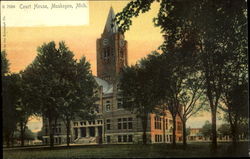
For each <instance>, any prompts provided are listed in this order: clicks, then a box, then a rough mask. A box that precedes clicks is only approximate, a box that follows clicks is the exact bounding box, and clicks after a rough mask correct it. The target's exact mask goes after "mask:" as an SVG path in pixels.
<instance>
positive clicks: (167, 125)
mask: <svg viewBox="0 0 250 159" xmlns="http://www.w3.org/2000/svg"><path fill="white" fill-rule="evenodd" d="M165 124H166V130H167V129H168V119H166V123H165Z"/></svg>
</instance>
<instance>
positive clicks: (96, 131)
mask: <svg viewBox="0 0 250 159" xmlns="http://www.w3.org/2000/svg"><path fill="white" fill-rule="evenodd" d="M97 136H98V127H97V126H96V127H95V137H97Z"/></svg>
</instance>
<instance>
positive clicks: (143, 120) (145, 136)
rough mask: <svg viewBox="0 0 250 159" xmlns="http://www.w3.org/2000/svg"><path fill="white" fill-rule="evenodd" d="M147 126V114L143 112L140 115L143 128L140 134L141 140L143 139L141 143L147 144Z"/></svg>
mask: <svg viewBox="0 0 250 159" xmlns="http://www.w3.org/2000/svg"><path fill="white" fill-rule="evenodd" d="M147 126H148V116H147V114H144V115H143V117H142V129H143V135H142V140H143V144H144V145H145V144H147V134H146V131H147Z"/></svg>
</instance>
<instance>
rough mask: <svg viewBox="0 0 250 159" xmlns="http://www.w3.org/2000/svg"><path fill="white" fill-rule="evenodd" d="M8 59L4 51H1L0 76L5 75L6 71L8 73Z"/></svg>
mask: <svg viewBox="0 0 250 159" xmlns="http://www.w3.org/2000/svg"><path fill="white" fill-rule="evenodd" d="M9 65H10V64H9V61H8V59H7V58H6V52H5V51H1V77H2V78H3V76H5V75H6V74H7V73H9Z"/></svg>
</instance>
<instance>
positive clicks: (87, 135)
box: [86, 127, 89, 137]
mask: <svg viewBox="0 0 250 159" xmlns="http://www.w3.org/2000/svg"><path fill="white" fill-rule="evenodd" d="M86 137H89V127H86Z"/></svg>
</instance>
